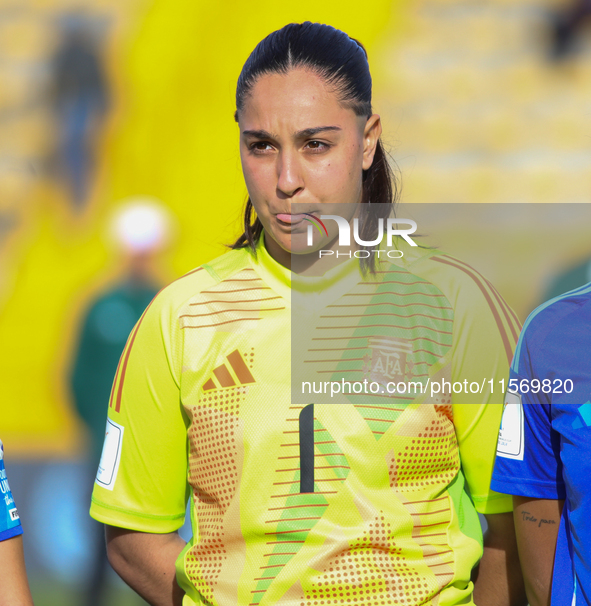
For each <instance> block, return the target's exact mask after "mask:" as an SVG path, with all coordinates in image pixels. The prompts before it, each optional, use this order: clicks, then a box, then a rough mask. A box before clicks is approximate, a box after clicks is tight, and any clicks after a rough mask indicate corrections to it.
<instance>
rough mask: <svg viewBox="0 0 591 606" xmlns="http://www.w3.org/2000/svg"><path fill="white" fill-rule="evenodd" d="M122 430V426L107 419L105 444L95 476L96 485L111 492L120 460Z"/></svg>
mask: <svg viewBox="0 0 591 606" xmlns="http://www.w3.org/2000/svg"><path fill="white" fill-rule="evenodd" d="M123 429H124V428H123V425H119V424H118V423H115V421H111V419H107V431H106V433H105V443H104V444H103V454H102V455H101V462H100V463H99V468H98V472H97V474H96V483H97V484H99V486H102V487H103V488H107V489H108V490H113V488H114V487H115V480H116V479H117V471H118V470H119V461H120V460H121V445H122V443H123Z"/></svg>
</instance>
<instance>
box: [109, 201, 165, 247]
mask: <svg viewBox="0 0 591 606" xmlns="http://www.w3.org/2000/svg"><path fill="white" fill-rule="evenodd" d="M172 226H173V220H172V215H171V213H170V211H169V210H168V209H167V208H166V207H165V206H164V205H163V204H162V202H161V201H160V200H158V198H153V197H150V196H134V197H131V198H125V199H124V200H122V201H121V206H120V207H119V208H118V209H117V210H116V211H115V214H114V216H113V218H112V220H111V230H110V231H111V234H112V236H113V238H114V239H115V241H116V242H117V243H118V244H119V245H120V246H123V247H124V248H125V249H126V250H128V251H129V252H132V253H142V252H149V251H151V250H156V249H159V248H162V247H164V246H165V245H166V244H167V243H168V241H169V239H170V236H171V231H172Z"/></svg>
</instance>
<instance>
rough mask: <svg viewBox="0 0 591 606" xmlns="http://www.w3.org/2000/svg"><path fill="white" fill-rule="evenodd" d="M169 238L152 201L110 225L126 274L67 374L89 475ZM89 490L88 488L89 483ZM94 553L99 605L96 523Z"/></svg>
mask: <svg viewBox="0 0 591 606" xmlns="http://www.w3.org/2000/svg"><path fill="white" fill-rule="evenodd" d="M169 235H170V217H169V214H168V211H166V209H165V208H164V207H163V206H162V205H161V204H159V203H157V202H156V201H154V200H153V199H150V198H135V199H132V200H130V201H128V202H126V203H124V205H123V206H122V207H121V208H120V209H119V211H118V212H117V213H116V215H115V217H114V218H113V221H112V225H111V236H112V238H113V239H114V240H115V243H116V245H117V246H118V247H119V249H120V250H121V251H122V256H123V261H122V263H123V265H124V268H125V269H124V276H123V278H122V279H121V280H120V281H119V282H118V283H117V284H116V285H115V286H112V287H110V288H109V289H107V290H106V291H105V292H102V293H100V294H99V295H98V297H96V299H95V300H94V301H93V302H92V303H91V304H90V307H89V308H88V310H87V311H86V312H85V314H84V318H83V320H82V323H81V329H80V336H79V340H78V343H77V346H76V348H75V353H74V362H73V367H72V374H71V388H72V395H73V401H74V404H75V407H76V411H77V412H78V414H79V416H80V418H81V419H82V421H83V422H84V424H85V426H86V428H87V430H88V434H89V438H90V440H89V459H90V467H91V469H92V477H94V474H96V470H97V468H98V465H99V460H100V454H101V448H102V445H103V441H104V438H105V424H106V421H107V412H106V409H105V402H108V400H109V393H110V391H111V385H112V383H113V377H114V376H115V373H116V371H117V365H118V362H119V358H120V357H121V353H122V352H123V348H124V346H125V342H126V340H127V337H128V336H129V334H130V332H131V330H132V329H133V326H134V325H135V323H136V322H137V321H138V320H139V318H140V317H141V315H142V313H143V312H144V310H145V308H146V307H147V306H148V305H149V303H150V301H151V300H152V299H153V297H154V296H155V295H156V293H157V291H158V289H159V285H158V283H157V282H158V280H157V279H156V278H155V277H154V274H155V271H154V261H155V257H156V256H157V255H158V254H159V253H160V252H161V250H162V248H163V247H164V246H165V245H166V243H167V242H168V240H169ZM88 487H89V490H90V489H91V488H92V482H91V481H89V484H88ZM93 550H94V551H95V552H96V560H95V564H94V567H93V574H92V577H91V582H90V584H89V587H88V594H87V601H86V604H88V605H91V606H95V605H98V604H100V602H101V598H102V588H103V587H104V585H105V580H106V576H105V575H106V574H107V571H108V562H107V557H106V552H105V541H104V535H103V525H102V524H98V523H97V524H96V540H95V544H94V546H93Z"/></svg>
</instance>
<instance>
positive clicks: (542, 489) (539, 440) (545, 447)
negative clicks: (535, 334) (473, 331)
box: [492, 330, 565, 499]
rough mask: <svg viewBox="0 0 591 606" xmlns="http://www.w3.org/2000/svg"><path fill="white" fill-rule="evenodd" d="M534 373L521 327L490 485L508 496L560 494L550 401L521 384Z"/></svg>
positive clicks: (562, 493) (562, 494)
mask: <svg viewBox="0 0 591 606" xmlns="http://www.w3.org/2000/svg"><path fill="white" fill-rule="evenodd" d="M516 369H519V372H517V370H516ZM537 378H539V377H537V373H536V371H535V367H534V365H533V364H532V360H531V356H530V347H529V346H528V331H527V330H526V331H524V332H523V333H522V334H521V336H520V338H519V343H518V346H517V350H516V355H515V359H514V360H513V364H512V368H511V375H510V381H509V388H508V390H507V395H506V398H505V408H504V413H503V420H502V425H501V431H500V432H499V440H498V444H497V458H496V462H495V468H494V473H493V480H492V487H493V488H494V489H495V490H498V491H499V492H505V493H507V494H512V495H520V496H524V497H534V498H539V499H564V498H565V487H564V482H563V480H562V463H561V460H560V437H559V435H558V433H557V432H556V431H555V430H554V429H553V428H552V410H551V406H552V405H551V404H550V403H549V402H548V401H544V400H545V396H544V394H543V393H540V394H534V393H532V392H531V391H530V390H521V387H520V386H521V385H522V384H523V385H529V384H530V383H531V381H532V380H533V379H537Z"/></svg>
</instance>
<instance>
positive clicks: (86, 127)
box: [50, 13, 109, 210]
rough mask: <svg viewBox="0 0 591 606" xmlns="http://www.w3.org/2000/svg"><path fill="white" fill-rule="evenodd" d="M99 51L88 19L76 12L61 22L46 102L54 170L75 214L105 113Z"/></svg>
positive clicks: (83, 198)
mask: <svg viewBox="0 0 591 606" xmlns="http://www.w3.org/2000/svg"><path fill="white" fill-rule="evenodd" d="M99 51H100V49H99V43H98V36H97V35H96V33H95V32H94V31H93V29H92V28H91V26H90V22H89V20H88V18H84V17H83V16H82V15H79V14H77V13H73V14H70V15H67V16H66V17H64V19H63V21H62V42H61V44H60V45H59V47H58V49H57V50H56V52H55V54H54V56H53V58H52V59H51V62H50V69H51V101H52V105H53V110H54V113H55V119H56V123H57V128H58V150H57V161H58V171H59V173H60V174H61V175H62V177H63V178H64V180H65V182H66V183H67V185H68V189H69V192H70V196H71V199H72V202H73V204H74V208H76V209H77V210H81V209H82V207H83V205H84V203H85V202H86V199H87V196H88V189H89V182H90V179H91V176H92V168H93V147H94V144H95V139H96V135H97V132H98V131H99V130H100V127H101V125H102V123H103V120H104V117H105V114H106V112H107V109H108V101H109V91H108V87H107V79H106V76H105V73H104V69H103V65H102V60H101V57H100V52H99Z"/></svg>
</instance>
